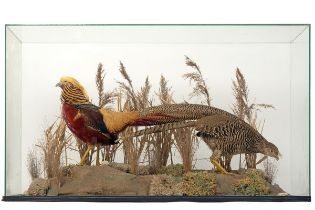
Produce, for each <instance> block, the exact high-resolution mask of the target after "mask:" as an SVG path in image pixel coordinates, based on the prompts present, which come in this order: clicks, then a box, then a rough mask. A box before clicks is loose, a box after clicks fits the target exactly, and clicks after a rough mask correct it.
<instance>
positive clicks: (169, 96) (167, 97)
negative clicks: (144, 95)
mask: <svg viewBox="0 0 315 210" xmlns="http://www.w3.org/2000/svg"><path fill="white" fill-rule="evenodd" d="M156 95H157V96H158V97H159V99H160V102H161V104H163V105H164V104H173V103H175V101H174V99H173V93H172V87H169V85H168V81H167V80H166V79H165V77H164V76H163V75H161V79H160V88H159V92H158V93H157V94H156Z"/></svg>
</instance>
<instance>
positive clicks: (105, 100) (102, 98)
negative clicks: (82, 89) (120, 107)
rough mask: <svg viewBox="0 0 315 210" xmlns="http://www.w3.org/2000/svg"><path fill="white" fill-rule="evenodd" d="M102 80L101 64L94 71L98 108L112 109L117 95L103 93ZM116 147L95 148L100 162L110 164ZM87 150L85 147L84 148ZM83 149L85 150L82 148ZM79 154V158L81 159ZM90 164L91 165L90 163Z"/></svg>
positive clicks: (114, 91)
mask: <svg viewBox="0 0 315 210" xmlns="http://www.w3.org/2000/svg"><path fill="white" fill-rule="evenodd" d="M104 78H105V70H104V68H103V64H102V63H99V64H98V67H97V71H96V76H95V82H96V87H97V92H98V106H99V107H101V108H104V107H106V108H108V109H112V107H111V105H112V104H113V103H114V102H115V101H116V100H119V94H118V93H117V91H116V90H112V91H104ZM118 145H119V144H116V145H108V146H102V147H100V148H97V150H98V149H99V150H100V151H101V156H102V160H103V161H104V160H105V161H108V162H112V161H114V159H115V156H116V152H117V149H118ZM85 147H86V148H87V146H85ZM84 149H85V148H84ZM81 153H82V152H80V157H81ZM92 155H93V152H91V155H90V158H89V162H90V161H91V159H92V157H91V156H92ZM90 164H91V163H90Z"/></svg>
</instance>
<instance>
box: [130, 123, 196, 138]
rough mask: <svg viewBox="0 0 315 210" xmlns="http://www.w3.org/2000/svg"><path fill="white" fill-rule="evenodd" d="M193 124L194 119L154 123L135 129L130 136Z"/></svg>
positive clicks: (191, 125)
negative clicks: (147, 126) (154, 124)
mask: <svg viewBox="0 0 315 210" xmlns="http://www.w3.org/2000/svg"><path fill="white" fill-rule="evenodd" d="M193 126H195V121H182V122H175V123H167V124H162V125H156V126H153V127H149V128H145V129H142V130H139V131H136V132H134V133H132V134H131V136H130V137H137V136H142V135H147V134H152V133H159V132H162V131H167V130H174V129H178V128H187V127H193Z"/></svg>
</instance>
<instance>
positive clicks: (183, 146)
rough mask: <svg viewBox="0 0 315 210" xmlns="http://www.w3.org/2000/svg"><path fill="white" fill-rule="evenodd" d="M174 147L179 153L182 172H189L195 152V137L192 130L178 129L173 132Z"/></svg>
mask: <svg viewBox="0 0 315 210" xmlns="http://www.w3.org/2000/svg"><path fill="white" fill-rule="evenodd" d="M174 139H175V146H176V148H177V150H178V151H179V153H180V155H181V158H182V161H183V166H184V171H185V172H189V171H191V169H192V161H193V157H194V154H195V151H196V148H195V146H194V145H195V144H196V142H197V136H196V135H195V132H194V128H179V129H176V130H174Z"/></svg>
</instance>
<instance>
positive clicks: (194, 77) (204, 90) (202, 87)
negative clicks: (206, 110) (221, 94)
mask: <svg viewBox="0 0 315 210" xmlns="http://www.w3.org/2000/svg"><path fill="white" fill-rule="evenodd" d="M185 57H186V65H187V66H190V67H192V68H193V69H194V70H195V71H194V72H190V73H186V74H184V75H183V78H184V79H189V82H190V84H191V83H192V82H194V83H195V86H194V88H193V92H192V93H191V94H190V99H191V98H193V97H199V96H203V97H204V101H201V103H202V104H207V105H208V106H210V105H211V100H212V99H211V97H210V94H209V88H208V86H207V84H206V81H205V79H204V77H203V75H202V72H201V70H200V67H199V66H198V65H197V64H196V63H195V62H194V61H193V60H191V59H190V58H189V57H187V56H185Z"/></svg>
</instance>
